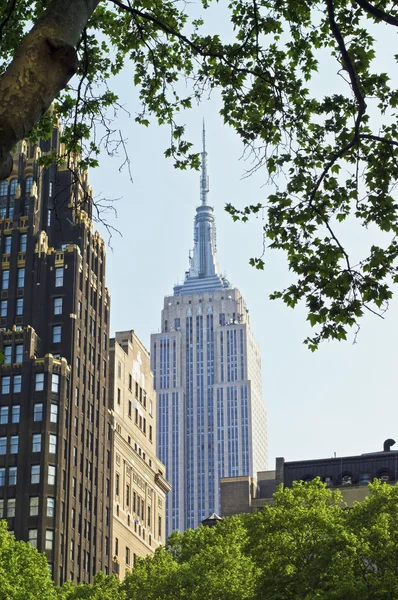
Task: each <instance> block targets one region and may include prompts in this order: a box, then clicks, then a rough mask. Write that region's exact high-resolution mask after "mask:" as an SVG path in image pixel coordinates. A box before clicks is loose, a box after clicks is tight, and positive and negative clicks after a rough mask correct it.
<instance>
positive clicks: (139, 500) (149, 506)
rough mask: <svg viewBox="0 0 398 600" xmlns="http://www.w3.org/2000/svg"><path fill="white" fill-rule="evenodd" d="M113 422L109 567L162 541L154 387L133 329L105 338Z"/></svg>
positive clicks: (118, 568) (117, 568)
mask: <svg viewBox="0 0 398 600" xmlns="http://www.w3.org/2000/svg"><path fill="white" fill-rule="evenodd" d="M109 359H110V373H109V374H110V377H109V386H110V388H109V402H110V406H111V417H112V418H111V421H112V424H113V429H114V431H113V434H114V435H113V438H114V442H113V452H112V456H113V481H112V486H113V533H112V556H113V572H115V573H117V574H118V575H119V577H120V578H121V579H123V578H124V575H125V572H126V569H129V568H131V567H132V566H133V564H134V561H135V559H136V558H137V557H144V556H146V555H147V554H150V553H153V552H155V550H156V548H157V547H158V546H159V545H160V544H164V543H165V524H166V517H165V511H166V494H167V492H168V491H169V490H170V489H171V488H170V485H169V484H168V483H167V481H166V479H165V467H164V465H163V464H162V463H161V462H160V461H159V460H158V459H157V458H156V393H155V392H154V389H153V374H152V371H151V369H150V362H149V353H148V351H147V350H146V348H145V346H144V345H143V344H142V343H141V341H140V340H139V339H138V337H137V336H136V335H135V333H134V331H133V330H130V331H120V332H117V333H116V336H115V338H113V339H111V340H110V357H109Z"/></svg>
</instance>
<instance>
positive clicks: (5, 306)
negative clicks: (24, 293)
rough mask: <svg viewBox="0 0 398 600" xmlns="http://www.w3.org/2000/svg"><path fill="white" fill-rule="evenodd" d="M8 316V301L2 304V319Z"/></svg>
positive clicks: (0, 307) (0, 312)
mask: <svg viewBox="0 0 398 600" xmlns="http://www.w3.org/2000/svg"><path fill="white" fill-rule="evenodd" d="M6 316H7V300H2V301H1V303H0V317H6Z"/></svg>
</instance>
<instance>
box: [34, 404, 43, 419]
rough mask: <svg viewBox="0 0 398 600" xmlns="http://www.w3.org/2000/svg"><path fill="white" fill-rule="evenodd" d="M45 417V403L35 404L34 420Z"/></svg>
mask: <svg viewBox="0 0 398 600" xmlns="http://www.w3.org/2000/svg"><path fill="white" fill-rule="evenodd" d="M42 419H43V405H42V404H34V405H33V420H34V421H42Z"/></svg>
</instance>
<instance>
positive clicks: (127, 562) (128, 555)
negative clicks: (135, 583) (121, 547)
mask: <svg viewBox="0 0 398 600" xmlns="http://www.w3.org/2000/svg"><path fill="white" fill-rule="evenodd" d="M129 564H130V548H129V547H128V546H126V565H129Z"/></svg>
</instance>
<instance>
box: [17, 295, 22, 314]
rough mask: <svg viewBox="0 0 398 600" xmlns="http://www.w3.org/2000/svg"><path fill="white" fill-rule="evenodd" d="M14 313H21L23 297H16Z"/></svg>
mask: <svg viewBox="0 0 398 600" xmlns="http://www.w3.org/2000/svg"><path fill="white" fill-rule="evenodd" d="M16 313H17V315H19V316H20V315H22V314H23V298H18V300H17V304H16Z"/></svg>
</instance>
